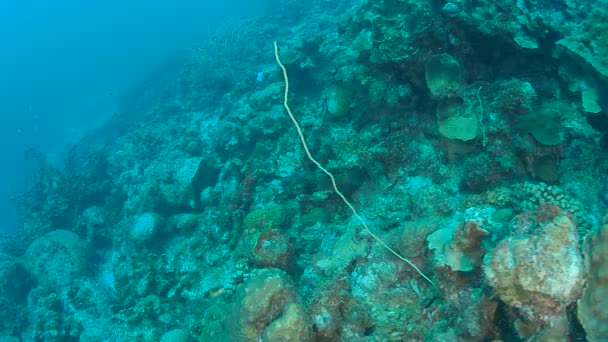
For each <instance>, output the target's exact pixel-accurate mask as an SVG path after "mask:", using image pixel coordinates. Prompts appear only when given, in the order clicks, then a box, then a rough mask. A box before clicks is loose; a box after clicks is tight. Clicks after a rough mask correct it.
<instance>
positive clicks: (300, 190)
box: [0, 0, 608, 342]
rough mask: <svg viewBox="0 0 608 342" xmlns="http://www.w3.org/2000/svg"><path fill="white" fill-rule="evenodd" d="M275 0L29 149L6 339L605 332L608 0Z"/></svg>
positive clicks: (8, 261)
mask: <svg viewBox="0 0 608 342" xmlns="http://www.w3.org/2000/svg"><path fill="white" fill-rule="evenodd" d="M271 2H272V5H271V6H270V7H269V10H268V11H267V12H266V14H265V15H264V16H262V17H259V18H256V19H255V20H252V19H240V20H234V21H230V22H227V23H225V24H224V25H223V26H222V27H220V28H218V29H217V31H214V32H212V33H211V34H210V36H209V37H207V38H206V39H204V40H203V41H201V45H200V46H199V47H197V49H196V50H195V52H194V54H193V56H192V58H191V60H190V61H189V62H188V63H187V64H186V65H185V66H184V67H183V68H182V70H181V72H180V73H179V74H175V75H172V76H171V78H170V81H168V82H164V83H163V84H160V85H159V84H158V83H157V84H154V79H153V78H152V79H151V80H150V82H149V83H148V84H144V85H142V86H141V88H138V89H134V90H133V93H132V94H130V95H129V96H130V97H129V98H127V99H125V101H124V106H123V108H122V109H121V111H120V112H119V113H117V115H116V116H115V117H114V118H113V119H112V120H110V122H109V123H108V124H107V125H106V126H105V127H104V128H102V129H99V130H97V131H95V132H92V133H91V134H89V135H88V136H87V137H86V138H84V139H83V140H82V141H81V142H79V143H78V144H77V145H75V146H74V148H73V149H72V150H71V151H70V154H69V157H68V159H67V160H66V163H65V165H62V166H61V167H56V166H53V165H50V164H49V163H47V162H46V161H45V158H44V156H43V155H42V154H40V153H37V152H36V151H30V154H31V157H32V158H34V159H35V160H36V162H37V169H36V172H37V179H36V183H35V184H34V186H33V187H32V188H31V189H30V191H28V192H26V193H24V194H21V195H19V196H16V197H15V204H16V205H17V208H18V210H19V214H20V218H21V225H22V226H21V228H20V231H19V234H18V235H17V236H16V237H13V238H5V239H4V240H3V242H2V249H1V251H0V335H3V336H4V337H0V341H1V342H14V341H24V342H29V341H44V342H47V341H49V342H50V341H92V342H99V341H108V342H110V341H162V342H169V341H220V342H221V341H264V342H273V341H441V342H444V341H447V342H449V341H501V340H502V341H585V340H587V341H608V224H606V220H607V219H606V218H605V217H604V215H605V213H606V209H607V207H608V177H607V173H606V171H607V167H608V159H607V158H606V150H607V148H608V138H607V136H606V132H608V118H607V116H606V115H607V113H608V111H607V109H608V91H607V89H608V1H607V0H598V1H583V0H581V1H575V0H554V1H533V0H518V1H505V0H497V1H486V0H476V1H475V0H462V1H452V2H447V3H446V2H445V1H423V0H416V1H415V0H382V1H381V0H363V1H361V2H356V3H354V2H346V1H328V0H308V1H302V0H300V1H293V0H273V1H271ZM275 41H276V42H277V48H278V55H277V56H275V51H274V45H273V43H274V42H275ZM275 57H278V59H279V60H280V62H281V63H282V64H283V65H284V66H285V71H286V75H287V77H288V81H289V92H288V101H289V102H288V103H287V106H288V107H289V109H290V111H291V112H292V115H293V119H295V120H296V122H297V123H298V124H299V125H301V132H300V134H301V135H299V134H298V131H297V130H296V127H295V123H294V122H293V121H292V118H291V117H290V116H289V115H288V111H287V110H286V109H287V108H286V107H285V106H284V105H285V104H286V103H285V102H284V101H285V98H284V95H285V94H284V89H285V84H286V82H285V81H286V79H285V77H284V76H285V75H284V74H283V72H282V70H281V68H280V66H279V65H278V60H277V59H275ZM303 142H305V143H306V144H307V145H306V146H304V145H303ZM304 147H307V148H308V149H309V152H310V153H311V154H310V155H307V154H306V152H307V151H305V150H304ZM315 162H318V165H316V164H315ZM329 175H331V176H332V177H333V180H335V184H332V178H330V177H329ZM334 186H335V187H336V188H337V190H338V191H339V192H336V188H334ZM342 196H343V197H342Z"/></svg>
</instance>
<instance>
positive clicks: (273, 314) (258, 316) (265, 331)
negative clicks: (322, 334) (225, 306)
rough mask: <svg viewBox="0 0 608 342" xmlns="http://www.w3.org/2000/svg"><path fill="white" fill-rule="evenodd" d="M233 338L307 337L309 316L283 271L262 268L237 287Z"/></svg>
mask: <svg viewBox="0 0 608 342" xmlns="http://www.w3.org/2000/svg"><path fill="white" fill-rule="evenodd" d="M233 305H234V306H233V309H232V314H233V319H232V320H231V324H232V329H230V333H231V334H232V335H233V336H232V338H231V340H233V341H311V340H312V330H311V324H310V319H309V317H308V316H307V314H306V312H305V311H304V309H303V307H302V305H301V303H300V301H299V299H298V298H297V295H296V291H295V288H294V286H293V285H292V284H291V282H290V280H289V276H288V275H287V273H285V272H283V271H281V270H277V269H271V268H267V269H262V270H260V271H258V272H257V273H256V274H255V275H254V276H253V277H251V278H250V279H248V280H247V281H246V282H245V283H244V284H243V285H242V286H241V287H240V288H239V289H238V291H237V294H236V298H235V302H234V304H233Z"/></svg>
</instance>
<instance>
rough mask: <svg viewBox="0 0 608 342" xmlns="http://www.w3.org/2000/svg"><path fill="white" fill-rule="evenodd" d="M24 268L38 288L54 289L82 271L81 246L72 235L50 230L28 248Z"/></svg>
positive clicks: (82, 252)
mask: <svg viewBox="0 0 608 342" xmlns="http://www.w3.org/2000/svg"><path fill="white" fill-rule="evenodd" d="M24 264H25V266H26V268H27V270H28V271H29V272H30V273H31V274H32V275H33V277H34V278H35V279H36V280H37V281H38V282H39V283H40V284H41V285H43V286H48V287H50V288H53V289H58V288H59V287H62V286H65V285H67V284H68V283H69V282H71V281H72V280H74V279H75V278H76V277H78V276H79V275H80V274H82V272H83V271H84V268H85V266H86V252H85V248H84V243H83V242H82V240H81V239H80V238H79V237H78V235H76V234H75V233H74V232H71V231H68V230H61V229H58V230H54V231H52V232H49V233H46V234H45V235H42V236H41V237H39V238H37V239H36V240H34V242H32V243H31V244H30V245H29V247H28V248H27V251H26V252H25V256H24Z"/></svg>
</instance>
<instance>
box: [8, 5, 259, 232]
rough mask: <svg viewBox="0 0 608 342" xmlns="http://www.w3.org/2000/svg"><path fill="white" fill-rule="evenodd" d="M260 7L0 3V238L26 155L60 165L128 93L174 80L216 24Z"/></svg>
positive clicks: (28, 169) (21, 185) (24, 173)
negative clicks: (160, 77) (38, 154)
mask: <svg viewBox="0 0 608 342" xmlns="http://www.w3.org/2000/svg"><path fill="white" fill-rule="evenodd" d="M263 8H264V2H263V1H262V2H255V3H252V2H249V1H246V2H239V1H236V0H228V1H221V2H216V1H198V0H177V1H170V2H168V1H162V0H151V1H148V0H128V1H119V0H109V1H87V2H83V1H78V0H59V1H46V0H28V1H1V2H0V103H2V105H1V106H0V152H1V153H2V155H1V156H0V158H1V160H2V164H1V165H2V168H0V233H6V232H13V231H14V230H15V228H16V227H15V224H16V222H15V219H16V217H15V213H14V212H15V211H14V209H13V207H12V205H11V204H10V200H9V198H10V197H12V196H14V195H15V194H18V193H20V192H22V191H24V190H25V189H27V186H28V185H29V184H30V180H31V178H30V176H31V175H32V172H33V171H32V165H31V163H30V162H29V161H28V159H26V158H25V153H24V152H25V149H26V148H28V147H34V148H36V149H38V150H40V151H42V152H44V153H45V154H47V155H48V158H49V160H50V161H52V162H53V163H55V164H58V165H60V164H61V163H63V160H64V158H65V152H66V149H67V148H68V147H69V146H70V144H73V143H76V142H77V141H78V139H79V138H81V137H82V136H83V134H84V133H85V132H86V131H87V130H90V129H92V128H95V127H97V126H99V125H101V124H102V123H103V122H104V121H105V120H106V119H107V118H108V117H110V116H111V115H112V114H113V113H116V111H117V110H118V108H117V107H118V104H119V102H120V99H121V96H124V94H125V93H126V92H128V91H129V90H130V89H132V88H133V87H136V86H137V85H138V84H140V83H142V82H144V81H146V80H149V78H150V74H154V73H158V72H159V70H160V71H161V72H162V71H163V70H165V71H166V70H171V71H173V72H172V74H174V73H175V71H176V70H178V69H179V67H181V64H182V63H183V58H185V57H188V56H189V55H190V54H191V49H192V47H194V46H196V45H198V43H200V41H201V40H202V39H203V38H204V37H205V35H206V34H207V32H209V30H210V29H213V28H214V27H215V25H217V24H218V23H221V22H223V21H225V20H226V19H227V18H233V17H235V16H237V17H238V16H255V15H257V14H258V13H259V12H260V11H261V10H262V9H263ZM152 86H155V85H152Z"/></svg>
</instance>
